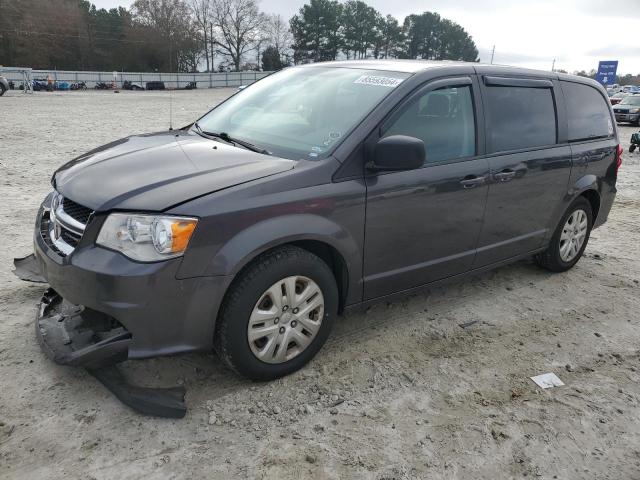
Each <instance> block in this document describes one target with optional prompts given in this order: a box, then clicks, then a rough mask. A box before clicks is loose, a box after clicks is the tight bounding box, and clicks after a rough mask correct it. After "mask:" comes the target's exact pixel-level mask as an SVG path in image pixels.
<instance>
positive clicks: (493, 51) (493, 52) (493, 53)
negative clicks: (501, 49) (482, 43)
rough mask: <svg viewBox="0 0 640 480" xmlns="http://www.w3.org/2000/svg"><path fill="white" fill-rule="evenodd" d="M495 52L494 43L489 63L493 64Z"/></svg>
mask: <svg viewBox="0 0 640 480" xmlns="http://www.w3.org/2000/svg"><path fill="white" fill-rule="evenodd" d="M495 53H496V46H495V45H494V46H493V48H492V49H491V65H493V56H494V55H495Z"/></svg>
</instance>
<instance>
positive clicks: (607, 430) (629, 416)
mask: <svg viewBox="0 0 640 480" xmlns="http://www.w3.org/2000/svg"><path fill="white" fill-rule="evenodd" d="M229 93H230V90H203V91H194V92H178V93H176V94H175V95H174V117H175V125H177V126H180V125H183V124H187V123H189V122H190V120H192V119H193V118H194V117H196V116H197V115H198V114H200V113H203V112H204V111H205V110H207V109H208V107H210V106H212V105H214V104H215V103H216V102H218V101H219V100H220V99H222V98H224V97H225V96H226V95H228V94H229ZM168 110H169V104H168V94H167V93H152V92H144V93H130V92H127V93H121V94H119V95H116V94H113V93H109V92H100V93H97V92H86V93H85V92H73V93H64V94H62V93H61V94H55V93H54V94H47V93H36V94H35V95H32V96H22V95H20V94H18V93H17V92H9V93H8V94H7V95H6V96H5V97H3V98H1V99H0V126H1V128H0V192H1V193H2V195H1V197H0V198H1V199H2V201H1V202H0V244H2V246H3V247H2V248H1V249H0V478H20V479H22V478H25V479H26V478H29V479H37V478H47V479H51V478H87V479H94V478H95V479H114V478H118V479H129V478H212V479H218V478H220V479H228V478H270V479H294V478H316V479H325V478H326V479H338V478H366V479H413V478H425V479H426V478H428V479H474V480H477V479H487V480H489V479H491V480H495V479H510V478H514V479H516V478H518V479H519V478H524V477H527V478H542V479H554V478H558V479H612V480H623V479H631V480H633V479H640V354H639V350H638V345H639V343H640V331H639V327H640V315H639V313H638V312H639V311H640V295H639V293H640V285H639V281H640V241H639V240H640V155H639V154H638V153H636V154H634V155H629V154H625V163H624V165H623V167H622V168H621V170H620V179H619V193H618V198H617V201H616V204H615V205H614V208H613V211H612V214H611V216H610V218H609V222H608V223H607V224H606V225H605V226H604V227H602V228H601V229H599V230H597V231H595V232H594V234H593V236H592V239H591V242H590V243H589V246H588V248H587V251H586V256H585V258H583V259H582V260H581V261H580V262H579V263H578V265H577V266H576V268H575V269H573V270H572V271H571V272H568V273H565V274H559V275H553V274H550V273H548V272H545V271H543V270H540V269H538V268H537V267H535V266H534V265H532V264H531V263H529V262H521V263H518V264H515V265H512V266H508V267H505V268H501V269H499V270H496V271H493V272H490V273H487V274H484V275H480V276H477V277H474V278H470V279H468V280H466V281H463V282H461V283H456V284H452V285H449V286H446V287H441V288H437V289H434V290H432V291H431V292H429V293H425V294H423V295H418V296H414V297H411V298H409V299H408V300H406V301H403V302H399V303H393V304H380V305H377V306H375V307H373V308H371V309H370V310H368V311H367V312H366V313H364V312H363V313H357V314H352V315H349V316H347V317H343V318H340V319H339V320H340V321H339V322H337V325H336V328H335V330H334V332H333V335H332V337H331V338H330V340H329V341H328V343H327V345H326V346H325V348H324V349H323V350H322V351H321V352H320V354H319V355H318V356H317V357H316V359H315V360H314V361H313V362H312V363H311V364H310V365H308V366H307V367H306V368H304V369H303V370H301V371H300V372H298V373H296V374H294V375H291V376H289V377H287V378H283V379H280V380H278V381H274V382H271V383H252V382H249V381H246V380H243V379H241V378H238V377H237V376H235V375H234V374H232V373H230V372H228V371H227V370H225V369H224V368H223V367H222V366H221V365H220V363H219V361H218V360H217V358H216V357H215V356H214V355H213V354H201V355H186V356H180V357H175V358H164V359H157V360H148V361H143V362H127V364H126V366H125V370H126V372H127V374H128V375H129V376H130V377H131V378H132V379H134V381H136V382H138V383H141V384H148V385H156V386H158V385H166V386H171V385H175V384H176V383H184V384H185V385H186V386H187V403H188V406H189V408H190V410H189V412H188V414H187V416H186V417H185V418H184V419H183V420H164V419H155V418H148V417H143V416H140V415H138V414H136V413H134V412H132V411H131V410H129V409H127V408H126V407H124V406H123V405H122V404H120V403H119V402H118V401H117V400H116V399H115V398H114V397H113V396H112V395H111V394H110V393H109V392H108V391H107V390H105V389H104V388H103V387H102V386H101V385H100V384H98V383H97V381H96V380H94V379H93V378H92V377H91V376H89V375H88V374H86V373H85V372H84V371H82V370H77V369H72V368H65V367H59V366H56V365H54V364H53V363H52V362H51V361H49V360H48V359H47V358H46V357H45V356H44V354H42V353H41V352H40V349H39V347H38V345H37V342H36V339H35V338H34V332H33V320H34V315H35V306H36V303H37V301H38V300H39V297H40V295H41V293H42V291H43V287H42V286H37V285H29V284H26V283H22V282H20V281H19V280H18V279H16V278H14V276H13V275H12V274H11V269H12V264H11V260H12V258H13V257H14V256H21V255H23V254H25V253H28V252H29V250H30V248H31V235H32V222H33V219H34V217H35V214H36V210H37V208H38V205H39V203H40V201H41V200H42V198H43V197H44V196H45V194H46V193H47V192H48V191H49V189H50V184H49V178H50V175H51V173H52V172H53V170H54V169H55V168H56V167H57V166H58V165H60V164H61V163H63V162H65V161H67V160H68V159H70V158H72V157H74V156H76V155H78V154H80V153H81V152H83V151H86V150H89V149H91V148H93V147H96V146H98V145H100V144H103V143H106V142H108V141H111V140H114V139H117V138H119V137H122V136H126V135H128V134H131V133H141V132H151V131H157V130H161V129H165V128H166V127H167V124H168ZM632 131H634V129H632V128H631V127H621V134H622V136H623V141H624V145H625V147H626V146H628V139H629V135H630V133H631V132H632ZM472 321H477V323H475V324H473V325H472V326H470V327H468V328H461V327H460V324H463V323H466V322H472ZM551 371H552V372H555V373H556V374H557V375H559V376H560V378H561V379H562V380H563V381H564V382H565V383H566V386H564V387H560V388H555V389H551V390H545V391H541V390H539V389H538V388H537V387H536V386H535V385H534V384H533V383H532V382H531V380H529V377H530V376H532V375H537V374H540V373H545V372H551Z"/></svg>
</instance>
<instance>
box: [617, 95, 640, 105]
mask: <svg viewBox="0 0 640 480" xmlns="http://www.w3.org/2000/svg"><path fill="white" fill-rule="evenodd" d="M620 105H640V95H638V96H633V97H626V98H625V99H624V100H622V101H621V102H620Z"/></svg>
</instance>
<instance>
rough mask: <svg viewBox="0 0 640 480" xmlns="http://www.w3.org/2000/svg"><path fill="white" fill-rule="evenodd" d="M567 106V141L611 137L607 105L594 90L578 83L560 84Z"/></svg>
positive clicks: (611, 126) (610, 123) (611, 128)
mask: <svg viewBox="0 0 640 480" xmlns="http://www.w3.org/2000/svg"><path fill="white" fill-rule="evenodd" d="M562 91H563V92H564V97H565V100H566V104H567V116H568V121H569V141H575V140H586V139H589V138H597V137H608V136H610V135H613V122H612V121H611V114H610V113H609V105H607V103H606V102H605V99H604V98H603V97H602V95H600V92H598V91H597V90H596V89H595V88H593V87H590V86H589V85H582V84H580V83H572V82H562Z"/></svg>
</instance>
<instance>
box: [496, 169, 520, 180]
mask: <svg viewBox="0 0 640 480" xmlns="http://www.w3.org/2000/svg"><path fill="white" fill-rule="evenodd" d="M515 176H516V172H514V171H513V170H510V169H506V170H503V171H501V172H500V173H496V174H494V175H493V178H495V179H496V180H497V181H499V182H508V181H510V180H513V179H514V178H515Z"/></svg>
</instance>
